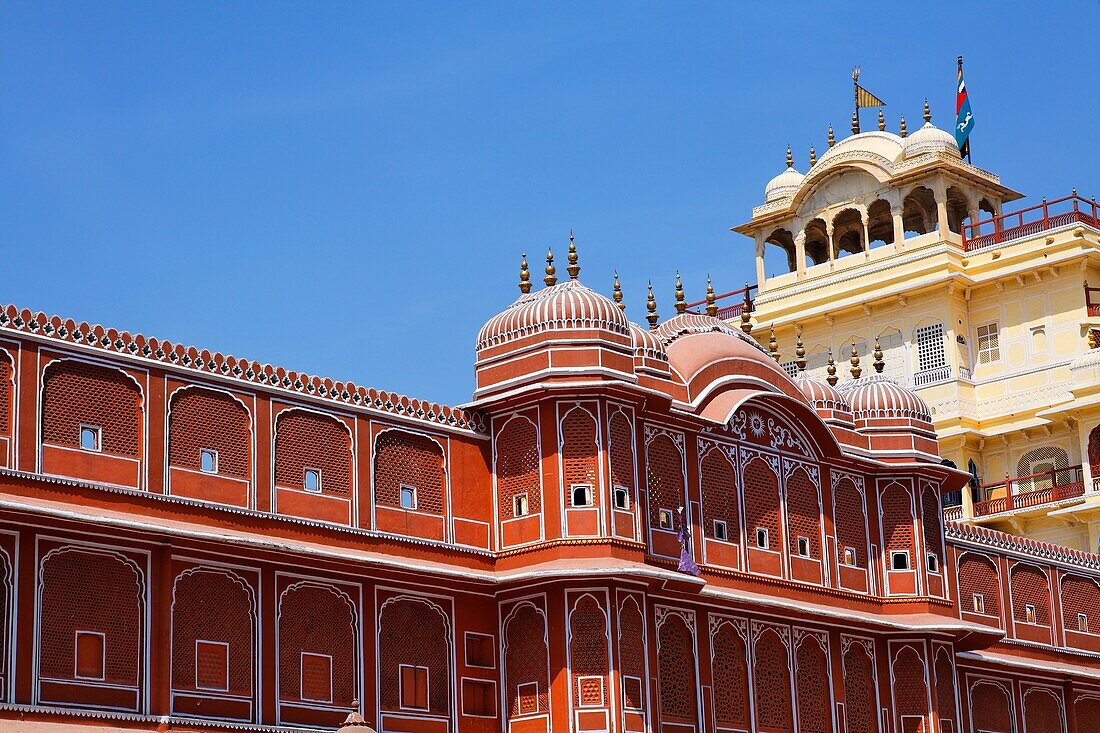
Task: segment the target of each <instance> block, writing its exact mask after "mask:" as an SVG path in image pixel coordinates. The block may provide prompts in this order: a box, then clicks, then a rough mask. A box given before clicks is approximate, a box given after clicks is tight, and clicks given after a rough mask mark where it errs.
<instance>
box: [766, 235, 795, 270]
mask: <svg viewBox="0 0 1100 733" xmlns="http://www.w3.org/2000/svg"><path fill="white" fill-rule="evenodd" d="M777 250H778V251H777ZM780 252H782V254H780ZM764 267H765V272H766V273H767V274H768V277H772V276H774V275H782V274H783V273H786V272H794V271H795V270H796V269H798V268H797V263H796V261H795V246H794V235H793V234H791V233H790V232H789V231H787V230H786V229H776V230H775V231H774V232H772V233H771V234H769V235H768V236H767V237H766V238H765V239H764Z"/></svg>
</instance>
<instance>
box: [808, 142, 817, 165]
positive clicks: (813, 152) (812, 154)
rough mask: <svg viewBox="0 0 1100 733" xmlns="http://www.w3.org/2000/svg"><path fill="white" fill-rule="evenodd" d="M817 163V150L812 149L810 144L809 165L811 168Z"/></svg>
mask: <svg viewBox="0 0 1100 733" xmlns="http://www.w3.org/2000/svg"><path fill="white" fill-rule="evenodd" d="M815 165H817V151H816V150H814V146H813V145H811V146H810V167H811V168H813V167H814V166H815Z"/></svg>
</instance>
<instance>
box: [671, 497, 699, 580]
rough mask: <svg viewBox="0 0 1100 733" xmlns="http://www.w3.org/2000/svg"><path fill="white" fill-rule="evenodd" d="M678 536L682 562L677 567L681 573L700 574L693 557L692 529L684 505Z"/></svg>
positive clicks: (681, 510)
mask: <svg viewBox="0 0 1100 733" xmlns="http://www.w3.org/2000/svg"><path fill="white" fill-rule="evenodd" d="M676 537H677V538H678V539H679V540H680V564H679V565H678V566H677V567H676V569H677V570H679V571H680V572H681V573H688V574H689V575H698V574H699V572H700V570H699V566H698V565H696V564H695V560H693V559H692V557H691V530H690V529H688V523H687V516H686V515H685V512H684V508H683V507H680V529H679V530H677V532H676Z"/></svg>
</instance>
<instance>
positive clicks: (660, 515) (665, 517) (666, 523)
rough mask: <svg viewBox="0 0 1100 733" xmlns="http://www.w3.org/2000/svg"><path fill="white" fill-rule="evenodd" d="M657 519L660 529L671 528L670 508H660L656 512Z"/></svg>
mask: <svg viewBox="0 0 1100 733" xmlns="http://www.w3.org/2000/svg"><path fill="white" fill-rule="evenodd" d="M657 519H658V521H659V522H660V523H661V529H672V510H671V509H661V510H660V511H658V512H657Z"/></svg>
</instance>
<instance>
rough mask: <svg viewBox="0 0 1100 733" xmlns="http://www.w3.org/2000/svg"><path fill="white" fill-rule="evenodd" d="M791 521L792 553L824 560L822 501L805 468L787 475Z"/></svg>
mask: <svg viewBox="0 0 1100 733" xmlns="http://www.w3.org/2000/svg"><path fill="white" fill-rule="evenodd" d="M787 525H788V526H787V541H788V542H789V543H790V544H789V545H788V546H789V547H790V548H791V552H792V554H800V555H803V556H805V557H808V558H810V559H811V560H820V559H821V502H820V498H819V496H818V493H817V486H816V485H815V484H814V482H813V481H812V480H811V479H810V476H809V474H808V473H806V471H805V470H803V469H801V468H796V469H795V470H794V473H792V474H791V475H790V477H789V478H788V479H787ZM803 551H804V552H803Z"/></svg>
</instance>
